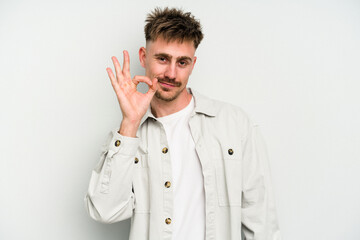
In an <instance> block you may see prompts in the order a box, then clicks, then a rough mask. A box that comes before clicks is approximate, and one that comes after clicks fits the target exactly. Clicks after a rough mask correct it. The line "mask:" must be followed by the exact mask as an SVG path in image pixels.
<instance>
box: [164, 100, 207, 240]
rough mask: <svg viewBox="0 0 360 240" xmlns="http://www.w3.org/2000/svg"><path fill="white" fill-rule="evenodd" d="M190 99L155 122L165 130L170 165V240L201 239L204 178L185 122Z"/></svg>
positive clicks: (203, 212) (190, 105) (203, 234)
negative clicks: (171, 227)
mask: <svg viewBox="0 0 360 240" xmlns="http://www.w3.org/2000/svg"><path fill="white" fill-rule="evenodd" d="M194 107H195V105H194V98H193V97H192V98H191V101H190V103H189V104H188V106H186V107H185V108H184V109H182V110H180V111H178V112H176V113H173V114H170V115H167V116H164V117H160V118H157V120H158V121H160V122H161V123H162V124H163V126H164V129H165V132H166V136H167V140H168V144H169V153H170V158H171V165H172V176H173V178H172V182H171V186H170V187H172V188H173V193H174V213H173V217H172V219H171V224H174V225H173V238H172V240H185V239H191V240H204V239H205V192H204V178H203V174H202V169H201V163H200V160H199V157H198V156H197V154H196V151H195V143H194V140H193V138H192V136H191V132H190V126H189V119H190V115H191V112H192V111H193V110H194Z"/></svg>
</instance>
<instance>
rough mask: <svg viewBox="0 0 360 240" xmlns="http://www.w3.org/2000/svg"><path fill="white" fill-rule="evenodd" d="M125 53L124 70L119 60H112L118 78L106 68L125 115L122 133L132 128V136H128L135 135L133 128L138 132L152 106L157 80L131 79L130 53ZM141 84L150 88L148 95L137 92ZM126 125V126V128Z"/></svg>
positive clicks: (145, 78) (144, 77) (142, 77)
mask: <svg viewBox="0 0 360 240" xmlns="http://www.w3.org/2000/svg"><path fill="white" fill-rule="evenodd" d="M123 53H124V62H123V69H122V70H121V67H120V63H119V61H118V60H117V58H116V57H112V58H111V59H112V61H113V64H114V67H115V72H116V77H115V76H114V74H113V72H112V70H111V68H106V71H107V73H108V75H109V78H110V80H111V85H112V86H113V88H114V91H115V93H116V96H117V99H118V101H119V104H120V108H121V112H122V114H123V120H122V123H121V128H120V133H121V129H123V130H126V128H131V134H128V135H134V129H133V128H134V127H136V130H137V128H138V126H139V124H140V121H141V118H142V117H143V116H144V115H145V113H146V111H147V109H148V107H149V105H150V102H151V99H152V98H153V96H154V94H155V92H156V89H157V84H156V83H157V78H154V79H152V80H150V78H148V77H146V76H135V77H134V78H133V79H131V76H130V57H129V53H128V52H127V51H124V52H123ZM140 82H144V83H146V84H147V85H148V86H149V90H148V92H147V93H141V92H138V91H137V89H136V86H137V85H138V84H139V83H140ZM124 125H126V127H125V126H124ZM128 130H130V129H128ZM127 132H128V131H127ZM135 133H136V131H135Z"/></svg>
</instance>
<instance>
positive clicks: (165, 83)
mask: <svg viewBox="0 0 360 240" xmlns="http://www.w3.org/2000/svg"><path fill="white" fill-rule="evenodd" d="M159 83H160V84H161V85H162V86H164V87H175V86H174V85H173V84H170V83H167V82H159Z"/></svg>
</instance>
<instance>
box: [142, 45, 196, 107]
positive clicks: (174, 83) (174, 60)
mask: <svg viewBox="0 0 360 240" xmlns="http://www.w3.org/2000/svg"><path fill="white" fill-rule="evenodd" d="M194 54H195V47H194V44H193V42H192V41H184V42H182V43H180V42H178V41H172V42H167V41H166V40H164V39H163V38H158V39H157V40H156V41H150V42H148V43H147V44H146V49H145V48H140V51H139V56H140V62H141V65H142V66H143V67H144V68H145V74H146V76H148V77H149V78H150V79H153V78H154V77H156V78H157V79H158V90H157V91H156V93H155V97H157V98H158V99H160V100H164V101H167V102H169V101H172V100H175V99H176V98H178V97H179V96H180V97H181V96H185V95H181V93H184V92H183V91H186V85H187V82H188V79H189V76H190V74H191V72H192V69H193V67H194V64H195V62H196V57H195V56H194Z"/></svg>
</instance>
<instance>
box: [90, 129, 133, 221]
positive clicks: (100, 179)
mask: <svg viewBox="0 0 360 240" xmlns="http://www.w3.org/2000/svg"><path fill="white" fill-rule="evenodd" d="M139 143H140V139H139V138H131V137H126V136H122V135H120V134H119V133H118V132H117V130H113V131H111V132H110V133H109V135H108V138H107V140H106V142H105V144H104V145H103V147H102V152H101V157H100V161H99V163H98V164H97V166H96V167H95V168H94V169H93V171H92V173H91V178H90V183H89V189H88V192H87V194H86V196H85V198H84V201H85V207H86V210H87V212H88V214H89V215H90V217H91V218H93V219H94V220H96V221H100V222H103V223H114V222H118V221H122V220H125V219H128V218H130V217H131V216H132V214H133V209H134V193H133V191H132V176H133V170H134V166H133V165H134V157H135V154H136V151H137V149H138V147H139Z"/></svg>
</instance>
